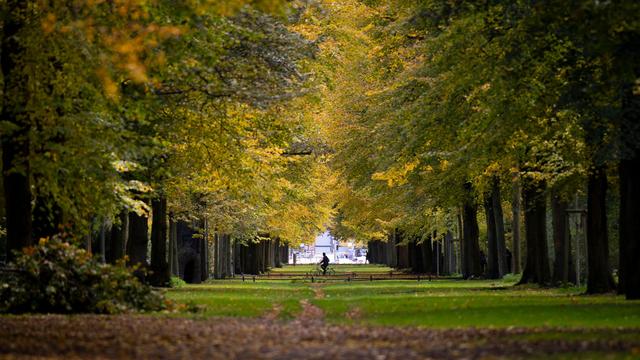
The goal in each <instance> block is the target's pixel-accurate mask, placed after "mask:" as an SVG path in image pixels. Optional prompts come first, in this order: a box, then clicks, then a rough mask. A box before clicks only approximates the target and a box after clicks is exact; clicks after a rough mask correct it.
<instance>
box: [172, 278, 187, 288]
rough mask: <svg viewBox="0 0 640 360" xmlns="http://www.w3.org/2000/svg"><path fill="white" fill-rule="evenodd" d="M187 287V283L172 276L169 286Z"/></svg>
mask: <svg viewBox="0 0 640 360" xmlns="http://www.w3.org/2000/svg"><path fill="white" fill-rule="evenodd" d="M185 285H187V282H186V281H184V280H182V279H181V278H179V277H177V276H172V277H171V280H170V282H169V286H171V287H172V288H180V287H183V286H185Z"/></svg>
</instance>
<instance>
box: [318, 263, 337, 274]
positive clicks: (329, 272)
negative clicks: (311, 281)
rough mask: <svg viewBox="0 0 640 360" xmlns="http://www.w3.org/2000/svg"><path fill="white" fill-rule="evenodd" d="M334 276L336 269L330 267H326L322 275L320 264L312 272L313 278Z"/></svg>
mask: <svg viewBox="0 0 640 360" xmlns="http://www.w3.org/2000/svg"><path fill="white" fill-rule="evenodd" d="M335 274H336V269H334V268H333V267H332V266H331V265H329V266H327V271H326V273H323V271H322V267H321V266H320V264H318V265H316V269H315V271H314V272H313V275H315V276H325V275H335Z"/></svg>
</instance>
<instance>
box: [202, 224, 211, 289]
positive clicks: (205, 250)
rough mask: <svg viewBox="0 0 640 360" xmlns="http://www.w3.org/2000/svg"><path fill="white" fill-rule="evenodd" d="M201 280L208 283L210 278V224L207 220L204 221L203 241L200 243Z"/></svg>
mask: <svg viewBox="0 0 640 360" xmlns="http://www.w3.org/2000/svg"><path fill="white" fill-rule="evenodd" d="M200 270H201V274H200V279H201V281H206V280H207V279H208V278H209V224H208V222H207V219H206V218H203V219H202V239H201V241H200Z"/></svg>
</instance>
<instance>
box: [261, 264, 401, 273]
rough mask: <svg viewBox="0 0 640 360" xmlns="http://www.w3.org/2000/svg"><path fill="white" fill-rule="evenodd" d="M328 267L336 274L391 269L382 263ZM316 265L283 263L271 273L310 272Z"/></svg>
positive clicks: (378, 271)
mask: <svg viewBox="0 0 640 360" xmlns="http://www.w3.org/2000/svg"><path fill="white" fill-rule="evenodd" d="M329 266H330V267H332V268H334V269H335V270H336V274H344V273H353V272H355V273H358V274H370V273H386V272H389V271H391V270H392V269H391V268H390V267H388V266H384V265H369V264H367V265H351V264H330V265H329ZM316 267H317V265H315V264H305V265H296V266H293V265H284V266H283V267H281V268H274V269H271V272H272V273H275V274H278V273H287V274H306V273H312V272H314V271H315V270H316Z"/></svg>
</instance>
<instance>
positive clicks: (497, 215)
mask: <svg viewBox="0 0 640 360" xmlns="http://www.w3.org/2000/svg"><path fill="white" fill-rule="evenodd" d="M491 202H492V204H493V219H494V221H495V231H496V233H495V237H496V247H497V251H498V253H497V255H498V271H499V272H500V278H502V277H503V276H504V275H505V274H506V273H507V269H508V266H507V245H506V242H505V239H504V214H503V212H502V197H501V196H500V178H498V177H497V176H494V177H493V182H492V188H491Z"/></svg>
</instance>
